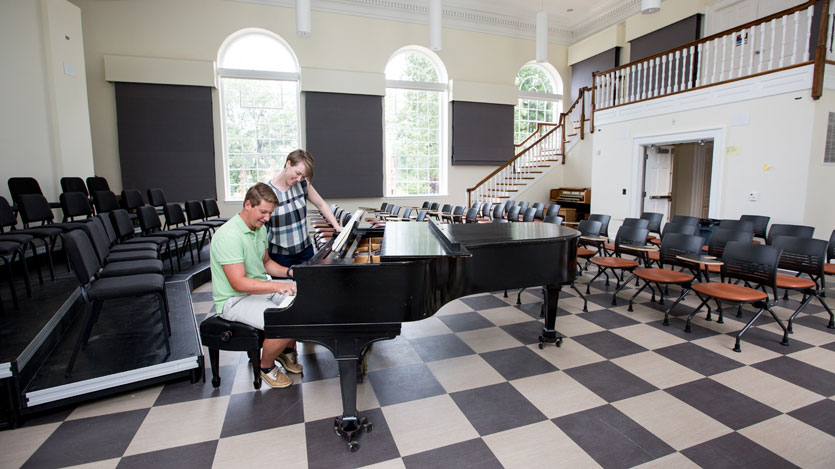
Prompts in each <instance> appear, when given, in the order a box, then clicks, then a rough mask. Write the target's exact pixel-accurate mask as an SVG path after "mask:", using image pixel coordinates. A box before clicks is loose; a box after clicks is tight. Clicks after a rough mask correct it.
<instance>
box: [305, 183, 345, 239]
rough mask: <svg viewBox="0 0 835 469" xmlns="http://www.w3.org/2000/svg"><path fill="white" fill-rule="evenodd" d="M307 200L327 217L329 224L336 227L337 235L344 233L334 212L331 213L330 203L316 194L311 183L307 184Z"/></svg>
mask: <svg viewBox="0 0 835 469" xmlns="http://www.w3.org/2000/svg"><path fill="white" fill-rule="evenodd" d="M307 199H308V200H309V201H311V202H313V205H315V206H316V208H318V209H319V213H321V214H322V215H323V216H324V217H325V220H327V221H328V223H330V224H331V226H333V227H334V229H335V230H336V232H337V233H338V232H340V231H342V226H340V225H339V222H338V221H336V217H334V216H333V212H332V211H331V208H330V207H328V203H327V202H325V199H323V198H322V196H321V195H319V193H318V192H316V189H314V188H313V184H310V183H308V184H307Z"/></svg>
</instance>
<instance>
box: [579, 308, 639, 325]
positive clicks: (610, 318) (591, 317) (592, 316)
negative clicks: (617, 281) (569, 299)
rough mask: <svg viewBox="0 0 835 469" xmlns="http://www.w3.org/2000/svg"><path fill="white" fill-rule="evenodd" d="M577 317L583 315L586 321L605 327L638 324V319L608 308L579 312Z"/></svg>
mask: <svg viewBox="0 0 835 469" xmlns="http://www.w3.org/2000/svg"><path fill="white" fill-rule="evenodd" d="M577 317H581V318H583V319H585V320H586V321H589V322H592V323H594V324H597V325H598V326H600V327H602V328H604V329H616V328H618V327H625V326H631V325H633V324H638V321H636V320H634V319H630V318H628V317H626V316H624V315H623V314H619V313H616V312H614V311H611V310H608V309H598V310H597V311H589V312H588V313H579V314H577Z"/></svg>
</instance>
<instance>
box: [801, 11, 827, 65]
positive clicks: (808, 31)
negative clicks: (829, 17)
mask: <svg viewBox="0 0 835 469" xmlns="http://www.w3.org/2000/svg"><path fill="white" fill-rule="evenodd" d="M814 10H815V6H814V5H810V6H809V8H808V9H806V44H805V45H804V46H803V61H804V62H807V61H808V60H809V43H810V42H811V40H812V13H813V12H814ZM829 24H830V25H832V23H829Z"/></svg>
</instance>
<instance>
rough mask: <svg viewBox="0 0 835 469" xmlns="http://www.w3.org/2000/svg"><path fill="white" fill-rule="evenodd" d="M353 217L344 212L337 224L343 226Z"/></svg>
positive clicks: (349, 213) (351, 214)
mask: <svg viewBox="0 0 835 469" xmlns="http://www.w3.org/2000/svg"><path fill="white" fill-rule="evenodd" d="M353 215H354V214H353V213H351V212H349V211H347V210H345V213H343V214H342V220H337V221H338V222H339V224H340V225H342V226H345V225H346V224H347V223H348V220H350V219H351V217H352V216H353Z"/></svg>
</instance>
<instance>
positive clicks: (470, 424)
mask: <svg viewBox="0 0 835 469" xmlns="http://www.w3.org/2000/svg"><path fill="white" fill-rule="evenodd" d="M589 278H590V276H589V275H585V276H584V277H583V278H582V279H580V280H579V283H580V284H581V285H580V288H581V289H584V288H585V283H586V282H588V280H589ZM612 288H613V286H609V287H605V286H604V285H603V284H602V283H595V284H594V286H592V292H591V295H589V296H588V299H589V307H588V309H589V312H587V313H584V312H582V300H580V299H579V298H578V297H576V296H575V294H574V292H573V291H571V290H568V289H566V291H565V292H564V294H563V298H562V299H561V300H560V314H559V316H558V317H557V329H558V330H559V332H560V333H562V334H563V335H564V336H565V337H566V338H565V342H564V343H563V344H562V347H560V348H556V347H554V346H548V347H546V348H545V349H544V350H540V349H539V348H538V347H537V345H536V343H537V336H538V334H539V331H540V329H541V322H540V320H539V309H540V304H541V299H540V297H539V296H538V293H539V292H538V291H536V290H528V291H526V292H525V293H523V294H522V298H521V299H522V304H521V305H519V306H517V305H516V304H515V303H516V291H511V292H510V297H509V298H503V295H502V294H501V293H496V294H481V295H476V296H471V297H467V298H463V299H460V300H457V301H454V302H452V303H450V304H448V305H446V306H445V307H444V308H443V309H442V310H441V311H439V312H438V313H437V314H436V315H435V316H434V317H432V318H429V319H426V320H424V321H420V322H416V323H409V324H404V325H403V334H402V335H401V336H400V337H398V338H397V339H396V340H393V341H387V342H382V343H378V344H377V345H376V346H375V348H374V350H373V352H372V353H371V354H370V356H369V359H368V376H367V379H366V380H365V382H364V383H363V384H361V385H360V386H359V389H358V399H357V401H358V406H359V408H360V410H361V412H362V413H363V414H364V415H366V416H367V417H368V419H369V420H370V421H372V422H373V423H374V430H373V432H371V433H368V434H365V435H363V436H362V437H361V439H360V444H361V448H360V450H359V451H358V452H356V453H350V452H348V451H347V449H346V447H345V445H344V443H342V442H341V440H340V439H339V438H338V437H336V436H335V435H334V433H333V429H332V421H333V417H334V416H335V415H338V414H340V413H341V402H340V394H339V385H338V380H337V370H336V364H335V362H334V360H333V358H332V357H331V355H330V353H329V352H327V351H326V350H325V349H323V348H321V347H318V346H313V345H310V344H303V345H300V346H299V350H300V353H301V355H300V361H301V363H302V364H303V365H304V367H305V374H304V377H303V378H299V377H298V376H296V377H295V378H294V379H295V381H296V384H294V385H293V386H291V387H289V388H286V389H268V388H266V386H265V387H264V389H262V390H261V391H254V390H253V389H252V384H251V382H252V378H251V376H250V371H249V369H248V367H247V362H246V357H245V354H243V353H222V354H221V365H222V366H221V374H222V379H223V381H222V384H221V387H220V388H219V389H217V390H215V389H213V388H212V386H211V384H210V383H208V382H207V383H205V384H203V383H199V384H190V383H188V382H187V381H182V382H175V383H170V384H165V385H160V386H154V387H149V388H146V389H143V390H140V391H137V392H133V393H130V394H125V395H121V396H117V397H113V398H108V399H103V400H100V401H97V402H94V403H91V404H87V405H82V406H78V407H76V408H73V409H66V410H63V411H58V412H55V413H52V414H50V415H47V416H44V417H42V418H38V419H36V420H30V421H28V422H27V423H26V425H25V426H24V427H22V428H20V429H16V430H13V431H5V432H0V447H2V448H3V451H2V453H3V454H2V456H0V466H2V467H17V466H20V465H24V466H27V467H55V466H72V465H78V464H90V463H95V464H94V466H95V467H116V466H119V467H143V468H145V467H150V466H153V467H156V468H162V467H178V468H179V467H210V466H214V467H261V466H263V467H270V468H273V469H274V468H277V467H281V468H287V467H308V466H309V467H328V468H331V467H361V466H368V465H376V466H375V467H404V466H405V467H471V466H473V467H479V468H485V467H501V466H504V467H540V466H550V467H555V466H563V467H596V466H602V467H607V468H619V467H633V466H640V465H644V466H645V467H687V466H691V467H692V466H702V467H727V466H734V467H739V466H745V467H777V466H779V467H788V466H800V467H832V466H833V464H835V463H833V461H835V402H833V396H835V331H833V330H830V329H827V328H826V322H827V317H828V316H827V315H826V313H825V312H824V311H823V308H821V307H820V305H818V304H814V303H813V304H810V305H809V306H808V307H807V310H806V311H807V313H804V314H802V315H801V316H800V317H799V318H798V321H797V322H796V323H795V332H794V334H793V335H792V336H791V345H790V346H788V347H785V346H782V345H780V344H779V339H780V334H778V333H777V331H778V330H779V328H778V326H777V324H776V323H774V321H773V320H771V319H770V318H765V317H762V318H761V319H760V321H759V322H758V323H757V326H756V327H754V328H752V329H751V330H750V331H748V333H747V334H746V335H745V336H744V337H743V339H744V340H743V343H742V353H735V352H733V351H732V350H731V348H732V347H733V342H734V339H733V335H734V333H735V332H736V331H738V330H739V329H740V328H741V327H742V325H743V322H741V321H743V320H747V319H749V318H750V317H751V314H752V311H750V310H746V311H745V315H744V318H743V319H738V318H736V315H735V310H731V309H729V310H728V311H727V314H726V317H725V322H724V323H723V324H719V323H717V322H716V321H715V320H714V321H710V322H708V321H706V320H705V319H704V316H705V315H704V314H700V315H699V318H698V319H696V320H695V322H694V328H693V332H692V333H691V334H685V333H684V332H683V331H682V328H683V320H682V319H681V317H676V318H673V319H672V321H671V325H670V326H669V327H665V326H663V325H662V324H661V319H662V318H663V307H661V306H659V305H658V304H657V303H652V302H650V297H649V295H642V296H640V297H639V301H638V303H636V305H635V311H634V312H628V311H627V306H626V299H628V297H629V296H631V294H632V291H634V290H632V288H633V287H632V286H630V287H628V288H627V289H626V290H625V291H624V292H623V293H622V294H621V295H620V296H619V301H618V306H611V304H610V301H611V294H610V293H607V291H608V292H611V290H612ZM630 290H632V291H630ZM672 293H673V292H671V294H672ZM301 294H304V292H301ZM829 297H830V298H832V297H835V290H830V292H829ZM194 299H195V311H196V314H197V315H198V317H199V318H202V317H204V316H205V314H207V313H211V308H212V304H211V285H203V286H202V287H201V288H199V289H198V290H197V291H196V292H195V293H194ZM797 299H798V298H797V297H793V299H790V300H788V301H781V302H780V303H779V305H778V306H777V307H776V308H775V310H776V311H777V314H778V315H780V316H781V317H782V318H787V317H788V316H789V314H790V313H791V311H792V310H793V309H794V307H795V306H796V305H797V304H798V303H797ZM830 301H831V300H830ZM695 304H696V298H695V296H693V295H691V296H690V297H688V299H687V301H686V302H685V303H684V305H682V306H680V307H679V308H678V309H677V313H678V314H680V315H683V314H687V313H689V312H690V311H691V308H692V307H694V306H695ZM714 319H715V316H714ZM207 361H208V360H207Z"/></svg>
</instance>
